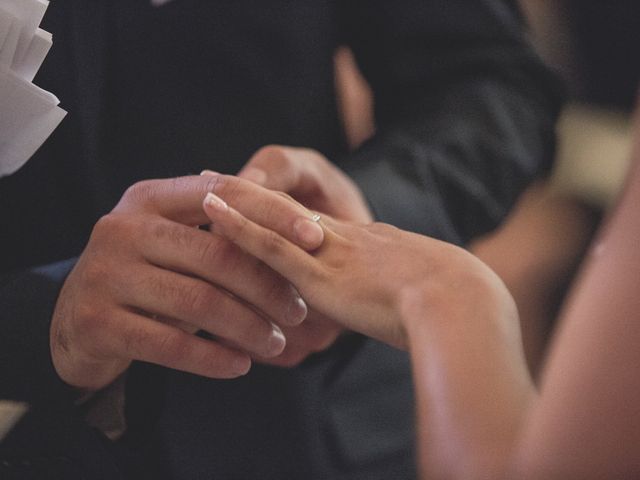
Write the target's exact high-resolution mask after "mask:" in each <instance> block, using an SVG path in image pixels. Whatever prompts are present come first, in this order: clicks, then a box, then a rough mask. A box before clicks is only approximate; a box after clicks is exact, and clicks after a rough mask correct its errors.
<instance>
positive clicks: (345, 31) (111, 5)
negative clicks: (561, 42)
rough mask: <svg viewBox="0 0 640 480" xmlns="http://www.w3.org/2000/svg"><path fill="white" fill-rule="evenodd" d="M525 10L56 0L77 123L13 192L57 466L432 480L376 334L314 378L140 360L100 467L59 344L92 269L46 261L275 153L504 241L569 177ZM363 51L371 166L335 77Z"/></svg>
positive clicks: (438, 2)
mask: <svg viewBox="0 0 640 480" xmlns="http://www.w3.org/2000/svg"><path fill="white" fill-rule="evenodd" d="M513 3H514V2H510V1H502V0H398V1H393V2H389V1H385V0H369V1H355V0H342V1H333V0H296V1H288V0H272V1H264V0H236V1H234V2H226V1H212V0H174V1H173V2H170V3H169V4H167V5H166V6H164V7H162V8H160V9H157V10H153V9H151V8H150V7H149V6H148V5H147V1H146V0H144V1H143V0H135V1H134V0H130V1H128V2H120V3H118V2H116V1H115V0H113V1H111V2H107V1H105V0H54V1H52V5H51V7H50V12H49V13H48V16H47V18H46V21H47V25H46V27H47V28H48V29H49V30H51V31H53V33H54V36H55V42H56V43H55V46H54V49H53V51H52V52H51V54H50V56H49V57H48V59H47V62H46V64H45V65H44V66H43V69H42V71H41V74H40V76H39V78H38V81H39V82H40V84H41V85H42V86H43V87H45V88H48V89H50V90H52V91H54V92H56V93H57V94H58V95H59V96H60V98H61V100H62V105H63V106H64V107H65V108H66V109H67V110H68V111H69V112H70V114H69V116H68V118H67V119H66V120H65V122H64V123H63V125H61V127H60V128H59V129H58V130H57V131H56V132H55V133H54V135H53V136H52V138H51V139H50V140H49V141H48V142H47V144H46V145H45V146H44V147H43V148H42V149H41V150H40V151H39V152H38V154H37V155H36V156H35V158H34V159H33V160H32V161H31V162H30V163H29V164H28V165H27V166H26V167H25V168H24V169H23V170H22V171H20V172H19V173H17V174H16V175H14V176H13V177H10V178H7V179H3V180H1V181H0V196H1V198H2V201H1V202H0V222H2V252H3V253H2V257H1V259H0V267H1V268H0V270H1V271H3V272H5V273H2V274H1V276H0V305H2V309H0V329H1V330H0V332H1V333H2V334H1V335H0V355H2V362H1V364H0V379H1V380H0V389H1V391H0V396H5V397H12V398H22V399H26V400H28V401H30V402H32V403H33V404H34V405H41V404H47V405H52V404H53V405H56V406H57V405H60V407H59V408H58V407H56V408H55V411H56V412H58V413H57V414H55V415H59V417H60V419H61V420H60V422H59V423H58V425H63V426H64V427H61V428H60V430H62V431H64V432H66V433H65V435H57V434H55V433H54V432H53V430H52V432H53V433H51V435H50V437H51V439H52V441H51V442H50V443H51V445H45V446H43V447H42V448H41V449H40V451H41V455H44V456H46V455H45V453H46V451H47V449H50V451H52V452H54V454H52V455H54V456H56V458H58V457H59V456H60V455H63V456H65V458H69V459H71V460H70V461H71V463H72V464H73V465H74V466H75V468H77V469H79V470H80V471H84V472H90V473H87V476H88V477H87V478H99V477H98V476H97V475H98V473H96V472H95V471H93V472H92V468H93V469H94V470H96V469H98V467H95V466H94V467H91V465H92V464H94V465H100V464H101V462H102V463H103V466H102V467H100V468H99V469H98V471H100V472H102V473H100V475H106V474H105V473H104V472H105V471H107V467H106V466H105V465H108V469H111V470H109V471H110V472H112V473H113V472H115V471H117V470H118V469H120V471H125V470H132V471H135V470H136V468H138V466H139V465H143V467H142V469H141V470H139V472H140V471H141V472H146V474H147V475H148V476H150V477H151V476H152V474H151V473H150V472H151V470H149V469H148V468H149V467H148V465H149V463H153V464H154V465H156V466H159V468H158V469H157V471H155V472H154V473H153V478H162V476H168V477H174V478H221V479H232V478H240V479H247V478H261V479H294V478H301V479H314V478H344V479H356V478H368V479H375V478H385V479H386V478H403V477H409V478H410V477H411V476H413V474H414V473H413V468H414V467H413V461H412V444H413V437H412V430H411V424H412V421H413V410H412V408H413V407H412V399H411V382H410V374H409V365H408V361H407V358H406V357H405V355H404V354H402V353H400V352H396V351H394V350H393V349H391V348H388V347H384V346H382V345H379V344H377V343H375V342H372V341H368V340H365V339H363V338H361V337H358V336H351V337H346V338H345V339H344V340H343V341H341V342H339V343H338V345H336V346H335V347H333V348H332V349H330V350H329V351H327V352H325V353H322V354H319V355H317V356H315V357H313V358H311V359H309V360H308V361H307V362H305V364H303V365H302V366H300V367H299V368H295V369H291V370H281V369H273V368H267V367H261V366H257V367H255V368H254V369H253V371H252V372H251V373H250V374H249V375H248V376H247V377H246V378H243V379H240V380H237V381H233V382H216V381H211V380H204V379H201V378H195V377H193V376H190V375H185V374H181V373H178V372H166V371H163V370H162V369H158V368H154V367H150V366H146V365H137V366H136V367H135V368H134V369H133V370H132V371H131V372H130V379H129V386H128V392H127V395H128V406H127V408H128V420H129V425H130V428H129V434H128V435H127V437H126V439H125V440H124V441H123V442H121V443H120V445H118V446H109V445H108V444H106V447H105V444H104V443H103V442H102V441H100V440H99V439H98V440H96V441H94V442H93V444H92V445H93V447H92V451H93V452H94V456H93V457H92V458H91V460H89V461H88V460H87V458H83V456H82V455H80V454H79V453H78V452H79V449H78V448H77V445H78V442H83V443H84V444H88V443H87V442H88V441H87V440H86V438H87V437H91V438H94V439H95V438H97V437H96V436H95V435H93V433H92V432H87V431H83V429H82V426H81V424H80V422H76V420H77V419H74V420H73V421H71V420H70V418H71V417H70V415H71V416H73V414H71V413H69V411H68V410H69V409H68V405H69V402H70V394H69V392H68V391H67V390H66V388H65V386H64V385H62V384H61V382H60V381H59V380H58V379H57V377H56V375H55V372H54V370H53V368H52V366H51V361H50V357H49V350H48V325H49V323H48V322H49V319H50V316H51V312H52V309H53V307H54V305H55V299H56V297H57V294H58V291H59V288H60V286H61V283H62V281H63V279H64V276H65V274H66V273H67V272H68V270H69V268H70V266H71V265H72V263H73V262H72V261H71V262H67V263H63V264H58V265H52V266H49V267H46V268H39V269H34V268H29V267H31V266H33V265H39V264H47V263H51V262H55V261H59V260H62V259H65V258H69V257H73V256H76V255H78V254H79V253H80V252H81V250H82V246H83V245H84V244H85V243H86V240H87V238H88V235H89V233H90V230H91V226H92V225H93V223H94V222H95V221H96V220H97V218H99V216H100V215H103V214H104V213H106V212H108V211H109V209H110V208H112V207H113V204H114V202H115V201H116V200H117V198H118V197H119V196H120V194H121V193H122V190H123V188H124V187H125V186H126V185H128V184H130V183H133V182H134V181H136V180H138V179H141V178H145V177H146V178H150V177H163V176H172V175H180V174H186V173H193V172H197V171H198V169H199V168H204V167H209V168H214V169H217V170H222V171H228V172H234V171H237V169H238V168H239V167H240V166H241V165H242V163H243V162H244V161H246V159H247V158H248V157H249V155H250V154H251V153H252V151H254V150H256V149H257V148H258V147H260V146H261V145H263V144H266V143H282V144H294V145H300V146H307V147H312V148H316V149H318V150H320V151H321V152H323V153H324V154H326V155H327V156H329V158H332V159H333V160H334V161H336V163H338V164H339V165H340V166H341V167H342V168H344V169H345V170H347V171H348V172H349V173H350V174H351V175H352V176H353V178H354V179H355V180H356V182H358V184H359V185H360V186H361V188H362V189H363V191H364V193H365V195H366V197H367V199H368V201H369V202H370V205H371V207H372V209H373V210H374V212H375V214H376V216H377V217H378V219H380V220H381V221H385V222H389V223H393V224H395V225H397V226H399V227H402V228H406V229H410V230H414V231H418V232H422V233H426V234H430V235H433V236H437V237H440V238H443V239H446V240H449V241H453V242H456V243H464V242H465V241H467V240H468V239H469V238H471V237H472V236H474V235H477V234H479V233H481V232H484V231H487V230H489V229H491V228H492V227H493V226H495V225H496V224H497V223H498V222H499V221H500V219H501V218H502V217H503V215H504V214H505V212H506V211H507V210H508V208H509V206H510V205H511V204H512V203H513V201H514V200H515V198H516V196H517V195H518V193H519V192H520V191H521V189H522V188H523V187H524V186H525V185H526V183H527V182H528V181H530V180H531V179H532V178H533V177H534V176H536V175H539V174H541V173H544V172H546V171H547V170H548V167H549V164H550V159H551V157H552V148H553V134H552V130H553V122H554V119H555V115H556V113H557V108H558V93H557V88H556V85H555V83H554V81H553V80H552V79H551V78H550V77H549V76H548V74H547V72H546V71H545V69H544V68H543V67H542V66H541V65H540V63H539V62H538V60H537V58H536V57H535V56H534V55H533V54H532V52H531V51H530V49H529V46H528V45H527V43H526V42H525V40H524V39H523V32H522V25H521V23H520V19H519V16H518V14H517V12H516V10H515V7H514V5H513ZM123 8H126V9H129V11H127V12H126V13H125V14H123V12H122V10H121V9H123ZM194 19H195V20H194ZM136 22H137V23H136ZM132 32H133V33H132ZM136 32H138V33H136ZM211 36H213V38H214V39H213V41H212V40H211V38H210V37H211ZM201 42H211V46H210V48H206V49H205V48H198V45H199V44H200V43H201ZM343 43H344V44H348V45H349V46H350V47H351V48H352V49H353V51H354V52H355V55H356V58H357V61H358V64H359V66H360V68H361V69H362V71H363V73H364V75H365V76H366V78H367V79H368V81H369V82H370V84H371V86H372V88H373V91H374V95H375V102H376V103H375V113H376V125H377V131H378V133H377V134H376V136H375V137H374V138H373V139H372V140H371V141H369V142H368V143H367V144H365V145H364V146H363V147H362V148H361V149H359V150H358V151H356V152H353V153H349V152H348V151H347V149H346V147H345V141H344V138H343V136H342V133H341V128H340V122H339V119H338V114H337V109H336V106H335V92H334V85H333V72H332V54H333V51H334V49H335V47H336V46H337V45H339V44H343ZM126 45H133V46H132V47H130V48H128V49H127V48H125V46H126ZM158 52H162V55H159V54H158ZM145 79H154V81H153V82H148V81H146V80H145ZM143 80H144V81H143ZM180 86H182V87H186V88H182V89H179V88H178V87H180ZM183 115H184V117H182V116H183ZM176 116H178V119H179V121H176ZM172 122H173V123H172ZM185 125H188V126H189V128H185ZM125 127H126V128H125ZM172 129H173V130H172ZM167 131H172V132H173V133H172V134H170V135H167V134H163V132H167ZM51 415H54V414H51ZM51 415H49V417H47V418H51ZM55 415H54V416H55ZM71 424H73V425H72V426H71ZM75 429H78V433H77V435H75V434H70V433H69V432H71V431H73V432H75V431H76V430H75ZM20 432H22V433H20ZM32 433H33V432H31V433H30V432H29V429H26V431H25V429H23V430H22V431H20V430H18V431H17V433H16V434H15V435H14V438H13V439H10V441H9V443H8V444H7V445H10V446H11V449H12V450H11V455H13V456H14V457H19V452H20V451H21V448H22V449H23V452H26V453H25V455H28V454H29V441H30V440H29V438H30V437H29V435H30V434H32ZM44 436H45V437H47V434H45V435H44ZM61 438H64V441H62V440H60V439H61ZM45 443H46V442H45ZM7 448H8V447H7ZM105 448H106V450H105ZM109 449H112V450H113V451H109ZM61 451H62V453H61ZM16 452H17V453H16ZM42 452H45V453H42ZM64 452H66V453H64ZM96 458H100V459H101V460H100V461H97V460H96ZM145 462H146V463H147V464H146V465H145ZM123 465H124V466H123ZM109 475H111V474H109ZM131 475H132V476H133V478H143V476H142V475H143V474H140V473H138V474H137V475H138V476H135V475H136V474H135V473H132V474H131ZM100 478H102V477H100ZM113 478H117V474H116V473H113Z"/></svg>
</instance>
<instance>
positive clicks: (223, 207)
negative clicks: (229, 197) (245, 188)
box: [204, 192, 229, 212]
mask: <svg viewBox="0 0 640 480" xmlns="http://www.w3.org/2000/svg"><path fill="white" fill-rule="evenodd" d="M204 203H205V204H206V205H208V206H209V207H211V208H213V209H214V210H217V211H219V212H226V211H227V210H229V205H227V202H225V201H224V200H222V199H221V198H220V197H218V196H217V195H215V194H213V193H211V192H209V193H207V196H206V197H205V198H204Z"/></svg>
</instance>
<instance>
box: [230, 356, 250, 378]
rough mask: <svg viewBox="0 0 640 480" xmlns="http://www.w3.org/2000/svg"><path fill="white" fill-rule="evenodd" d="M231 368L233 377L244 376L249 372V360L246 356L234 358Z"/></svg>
mask: <svg viewBox="0 0 640 480" xmlns="http://www.w3.org/2000/svg"><path fill="white" fill-rule="evenodd" d="M231 368H232V369H233V373H234V375H237V376H242V375H246V374H247V373H249V370H251V359H250V358H249V357H247V356H242V357H238V358H235V359H234V360H233V362H232V367H231Z"/></svg>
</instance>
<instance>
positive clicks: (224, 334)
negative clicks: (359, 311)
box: [50, 176, 322, 390]
mask: <svg viewBox="0 0 640 480" xmlns="http://www.w3.org/2000/svg"><path fill="white" fill-rule="evenodd" d="M243 183H244V184H246V185H250V184H249V183H248V182H245V181H242V180H239V179H237V178H231V177H226V178H224V179H223V178H221V177H218V176H201V177H185V178H179V179H172V180H152V181H146V182H141V183H138V184H136V185H134V186H133V187H131V188H129V190H128V191H127V192H126V193H125V194H124V196H123V197H122V199H121V201H120V203H119V204H118V205H117V206H116V208H115V209H114V210H113V211H112V212H111V213H110V214H108V215H106V216H105V217H103V218H102V219H101V220H100V221H98V223H97V224H96V226H95V228H94V230H93V233H92V235H91V239H90V240H89V243H88V245H87V247H86V249H85V250H84V252H83V253H82V255H81V257H80V259H79V260H78V263H77V264H76V266H75V268H74V269H73V271H72V272H71V274H70V275H69V277H68V279H67V280H66V282H65V284H64V286H63V288H62V291H61V293H60V296H59V298H58V302H57V305H56V308H55V311H54V315H53V319H52V325H51V338H50V341H51V353H52V359H53V363H54V366H55V368H56V370H57V372H58V374H59V375H60V377H61V378H62V379H63V380H64V381H66V382H67V383H69V384H70V385H73V386H76V387H79V388H84V389H89V390H94V389H99V388H102V387H104V386H106V385H108V384H109V383H111V382H112V381H113V380H114V379H115V378H117V377H118V376H119V375H120V374H121V373H122V372H123V371H124V370H125V369H126V368H127V367H128V366H129V364H130V363H131V361H132V360H142V361H147V362H152V363H156V364H160V365H163V366H166V367H170V368H175V369H178V370H183V371H186V372H190V373H194V374H198V375H203V376H207V377H212V378H230V377H236V376H239V375H243V374H245V373H246V372H247V371H248V370H249V368H250V364H251V360H250V356H260V357H266V358H270V357H273V356H276V355H278V354H280V353H281V352H282V350H283V348H284V346H285V338H284V336H283V334H282V331H281V329H280V327H284V326H293V325H298V324H299V323H300V322H302V320H303V319H304V318H305V316H306V314H307V309H306V305H305V304H304V302H303V301H302V299H301V298H300V296H299V294H298V293H297V292H296V291H295V290H294V288H293V287H292V286H291V285H290V284H289V283H288V282H286V281H285V280H284V279H283V278H282V277H280V276H279V275H277V274H276V273H275V272H273V271H272V270H271V269H269V268H268V267H266V266H265V265H264V264H263V263H261V262H259V261H257V260H255V259H254V258H252V257H250V256H248V255H247V254H245V253H244V252H243V251H242V250H241V249H240V248H238V247H236V246H235V245H233V244H232V243H230V242H228V241H227V240H225V239H224V238H222V237H221V236H219V235H216V234H213V233H210V232H206V231H202V230H200V229H198V228H196V227H197V226H198V225H202V224H208V223H209V220H208V218H207V217H206V215H205V214H204V212H203V210H202V199H203V198H204V197H205V195H206V194H207V192H210V191H212V192H218V193H221V194H226V195H232V194H233V196H234V198H235V199H236V200H237V201H238V202H240V203H242V202H245V203H247V204H251V202H252V198H251V192H250V191H249V190H247V189H243V188H242V184H243ZM273 200H274V201H273V202H267V203H264V202H263V203H261V204H260V205H259V206H258V208H255V209H253V211H254V212H255V214H256V215H258V216H263V217H266V218H272V220H273V221H274V222H275V224H277V225H278V229H279V230H280V231H281V233H282V235H284V236H285V237H287V238H289V239H291V240H292V241H294V242H295V243H297V244H299V245H301V246H303V248H310V249H313V248H316V247H318V246H319V245H320V244H321V243H322V229H321V228H320V227H319V226H317V225H315V224H314V222H312V221H311V220H309V218H308V216H309V214H308V212H306V211H304V209H302V208H301V207H299V206H297V205H295V204H294V203H293V202H291V201H290V200H288V199H286V198H284V197H283V196H274V197H273ZM196 331H203V332H206V333H207V334H208V336H209V337H210V338H212V339H205V338H201V337H200V336H196V335H193V333H194V332H196Z"/></svg>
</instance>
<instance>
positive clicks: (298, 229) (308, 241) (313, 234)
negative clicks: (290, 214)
mask: <svg viewBox="0 0 640 480" xmlns="http://www.w3.org/2000/svg"><path fill="white" fill-rule="evenodd" d="M293 232H294V235H295V238H296V242H297V243H298V245H299V246H300V247H302V248H304V249H305V250H315V249H316V248H318V247H320V245H322V242H323V241H324V230H323V229H322V226H321V225H320V224H319V223H318V222H317V221H315V220H313V219H311V218H306V217H301V218H298V219H297V220H296V221H295V223H294V224H293Z"/></svg>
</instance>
